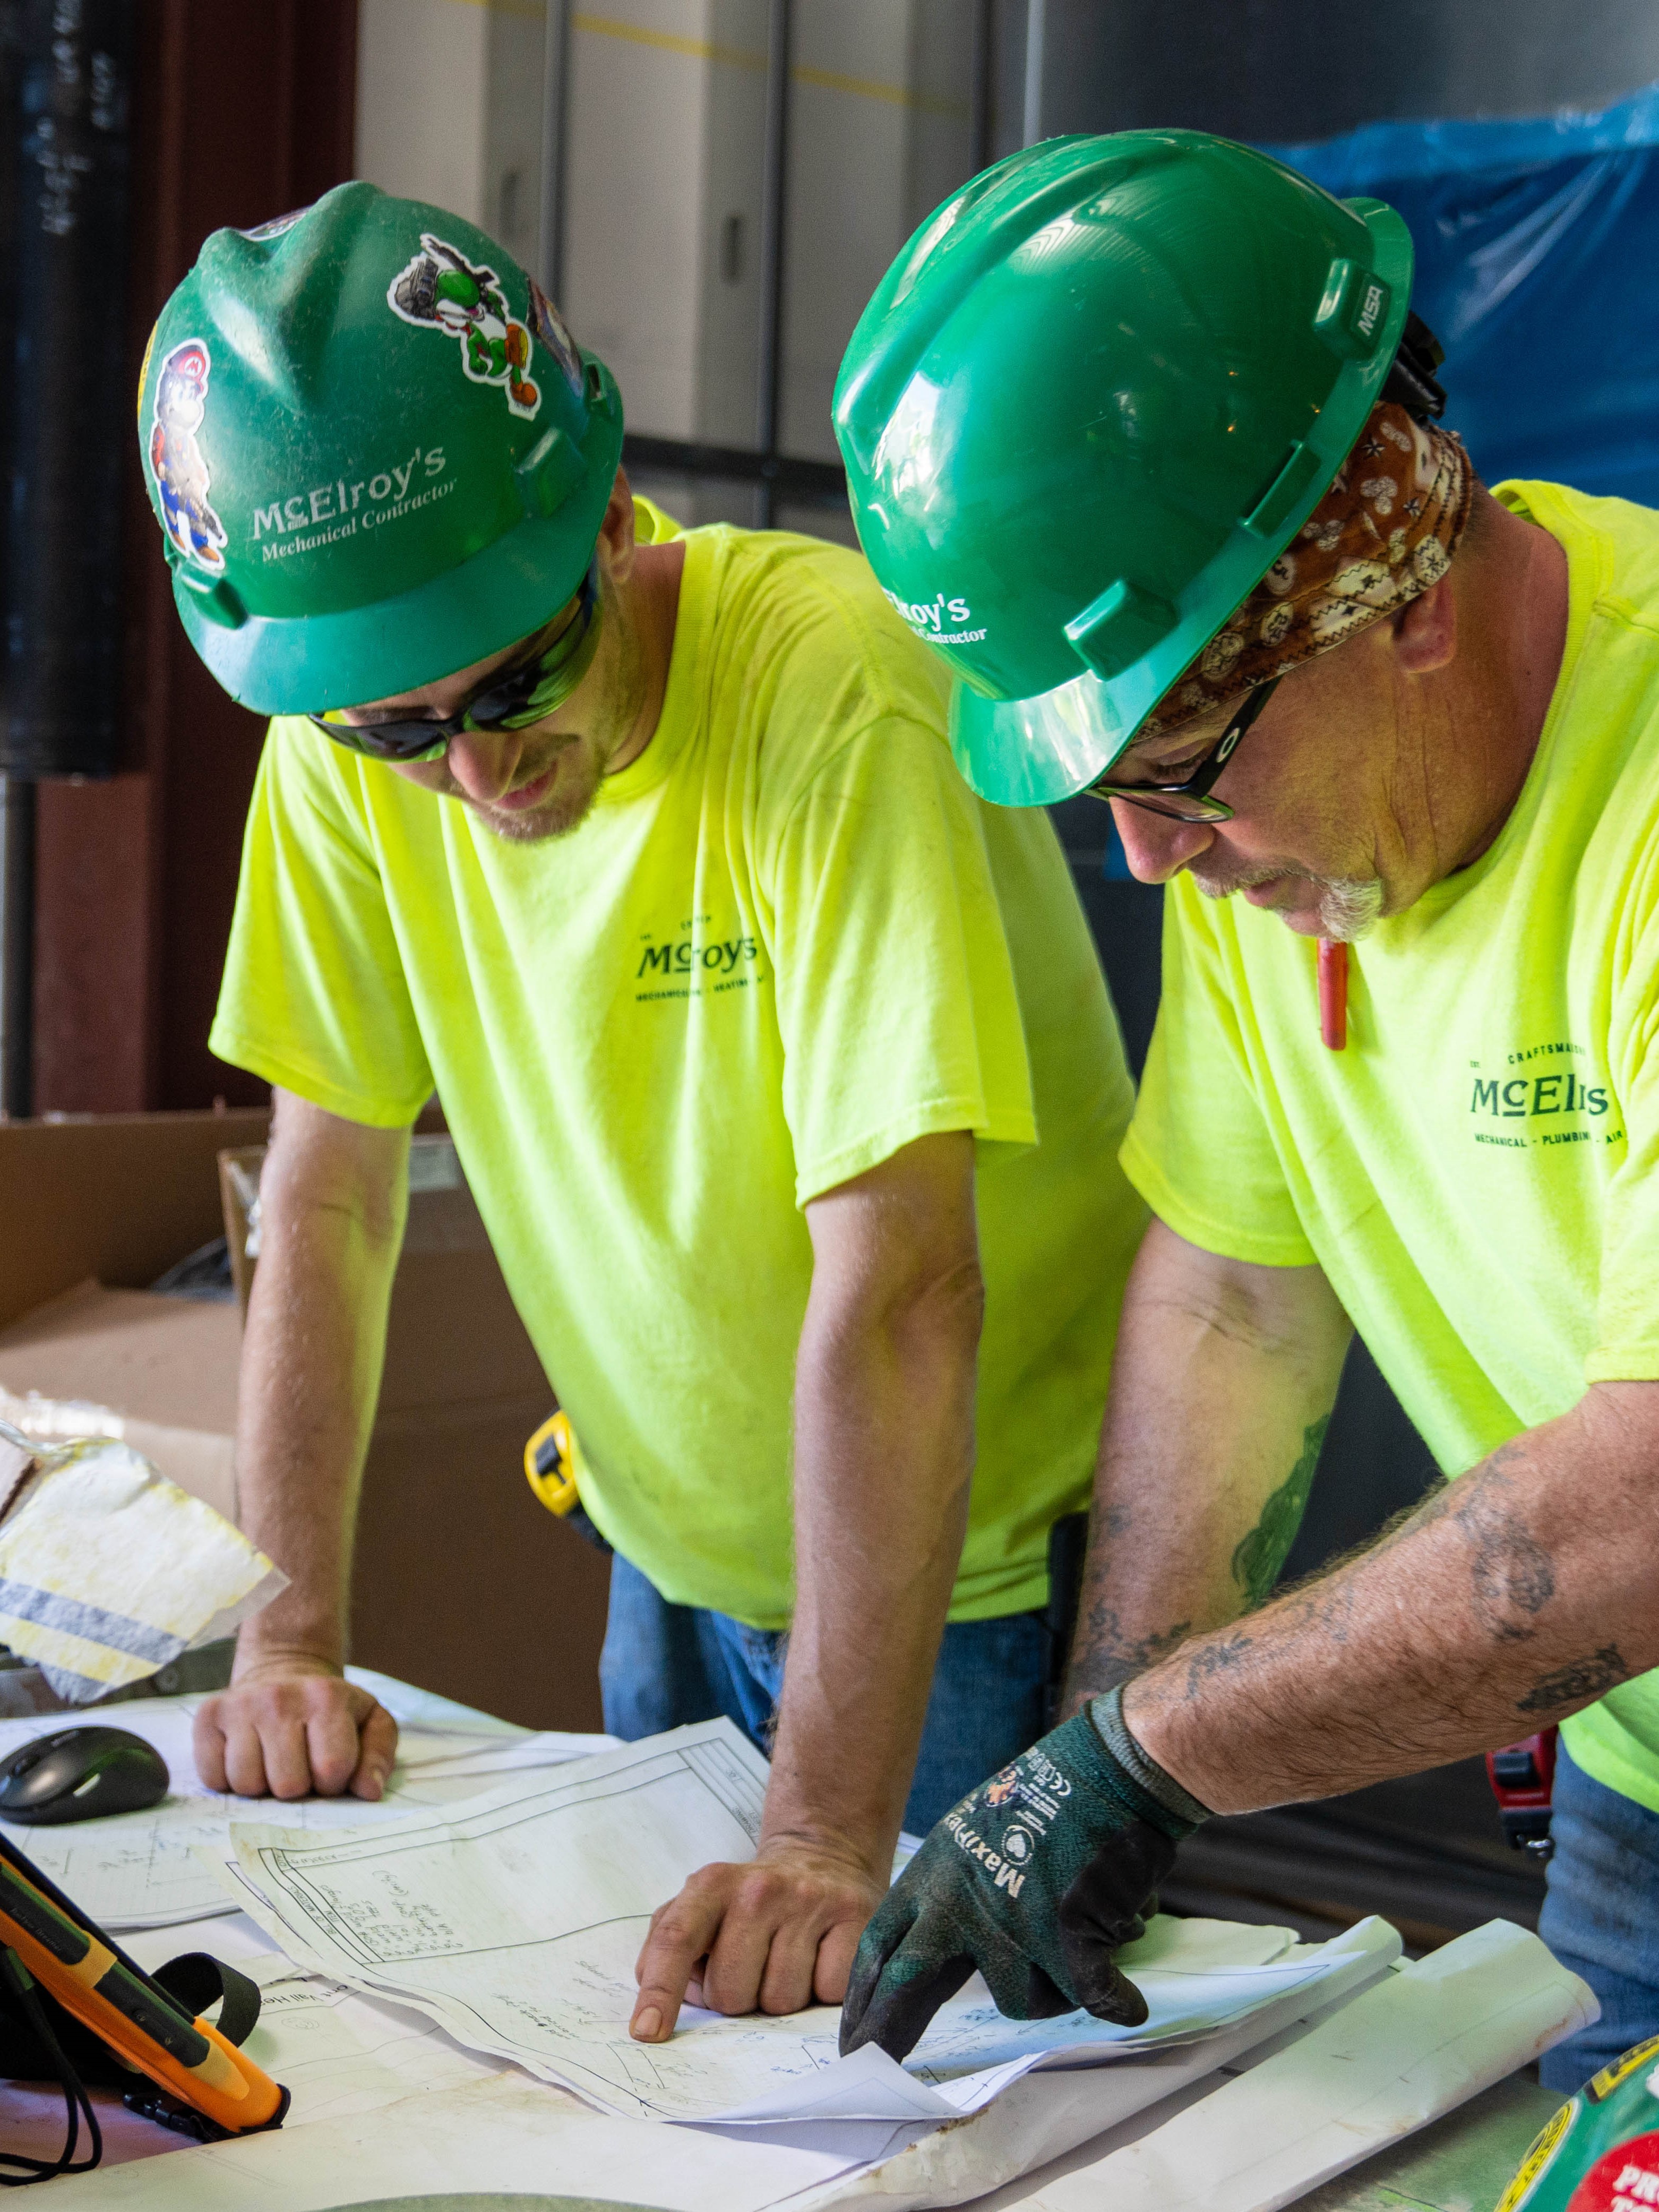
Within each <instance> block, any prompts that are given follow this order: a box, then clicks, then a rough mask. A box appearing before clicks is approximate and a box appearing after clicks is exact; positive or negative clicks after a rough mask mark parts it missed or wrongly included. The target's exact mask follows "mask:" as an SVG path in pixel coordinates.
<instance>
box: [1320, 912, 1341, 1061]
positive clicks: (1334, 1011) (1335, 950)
mask: <svg viewBox="0 0 1659 2212" xmlns="http://www.w3.org/2000/svg"><path fill="white" fill-rule="evenodd" d="M1319 1034H1320V1036H1322V1038H1323V1039H1324V1041H1325V1042H1326V1043H1327V1044H1328V1046H1329V1047H1330V1048H1331V1050H1332V1051H1333V1052H1342V1051H1345V1050H1346V1048H1347V1042H1348V948H1347V946H1346V945H1340V944H1333V943H1332V942H1331V940H1330V939H1329V938H1328V937H1322V938H1321V939H1320V940H1319Z"/></svg>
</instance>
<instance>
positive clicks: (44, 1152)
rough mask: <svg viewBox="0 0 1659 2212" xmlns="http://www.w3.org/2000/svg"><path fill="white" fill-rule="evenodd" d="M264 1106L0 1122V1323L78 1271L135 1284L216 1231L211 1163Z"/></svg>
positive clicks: (238, 1140) (257, 1125) (250, 1134)
mask: <svg viewBox="0 0 1659 2212" xmlns="http://www.w3.org/2000/svg"><path fill="white" fill-rule="evenodd" d="M269 1127H270V1115H268V1114H263V1113H255V1112H252V1111H246V1110H244V1111H239V1112H236V1113H231V1114H111V1115H91V1114H86V1115H74V1116H66V1117H65V1118H64V1119H63V1120H60V1121H0V1254H3V1265H0V1328H4V1327H5V1326H6V1324H7V1323H8V1322H14V1321H17V1320H19V1319H21V1316H23V1315H24V1314H26V1313H30V1312H32V1311H33V1309H34V1308H35V1307H36V1306H40V1305H44V1304H46V1300H47V1299H48V1298H55V1297H58V1294H59V1293H60V1292H61V1291H71V1290H73V1289H74V1288H75V1286H76V1284H77V1283H83V1282H85V1281H86V1280H87V1279H88V1277H90V1278H93V1279H95V1280H96V1281H98V1282H100V1283H103V1284H105V1285H107V1286H108V1287H109V1288H110V1289H112V1290H117V1289H120V1290H132V1291H142V1290H143V1289H145V1288H147V1287H148V1285H149V1284H151V1283H153V1282H154V1281H155V1279H156V1277H157V1276H158V1275H161V1274H164V1273H166V1271H167V1268H169V1267H172V1266H173V1263H174V1261H178V1260H182V1259H183V1258H184V1256H185V1254H186V1253H187V1252H193V1251H194V1250H195V1249H197V1246H198V1245H202V1244H205V1243H208V1242H209V1241H210V1239H211V1238H213V1237H220V1236H222V1235H223V1234H224V1223H223V1220H222V1216H221V1209H220V1205H219V1192H218V1178H217V1173H216V1161H217V1158H218V1155H219V1153H220V1152H222V1151H223V1150H224V1149H225V1147H226V1146H237V1145H262V1144H263V1143H264V1140H265V1134H266V1131H267V1130H268V1128H269Z"/></svg>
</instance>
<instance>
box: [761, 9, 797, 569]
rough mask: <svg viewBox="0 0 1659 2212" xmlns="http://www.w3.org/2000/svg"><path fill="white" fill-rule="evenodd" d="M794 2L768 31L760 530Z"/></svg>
mask: <svg viewBox="0 0 1659 2212" xmlns="http://www.w3.org/2000/svg"><path fill="white" fill-rule="evenodd" d="M790 16H791V9H790V0H770V4H769V9H768V11H767V27H766V148H765V163H764V167H763V172H762V184H761V243H760V261H761V301H760V343H759V348H758V362H757V368H758V376H757V404H756V409H755V442H756V443H757V445H758V446H759V447H760V452H761V476H760V482H759V483H758V484H757V486H756V488H755V522H756V526H757V528H759V529H762V530H769V529H771V527H772V524H773V519H774V512H775V507H776V504H777V499H776V493H777V464H778V458H779V456H778V432H779V427H780V421H781V414H782V398H783V276H784V232H785V226H786V223H787V216H788V209H787V187H788V180H789V47H790V33H791V30H792V28H793V26H792V23H791V21H790Z"/></svg>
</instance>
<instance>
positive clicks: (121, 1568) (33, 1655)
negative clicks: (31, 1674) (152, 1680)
mask: <svg viewBox="0 0 1659 2212" xmlns="http://www.w3.org/2000/svg"><path fill="white" fill-rule="evenodd" d="M4 1433H5V1440H6V1441H7V1442H8V1443H12V1444H14V1445H16V1446H18V1447H20V1448H21V1449H23V1450H25V1451H27V1450H29V1449H30V1446H29V1443H28V1439H27V1438H26V1437H23V1436H22V1435H21V1434H20V1433H19V1431H16V1430H15V1429H9V1428H8V1429H6V1430H5V1432H4ZM33 1460H34V1467H33V1472H32V1473H31V1474H28V1475H27V1476H26V1478H25V1479H24V1480H23V1482H22V1483H21V1485H20V1486H18V1487H17V1488H16V1490H15V1493H14V1494H13V1496H12V1497H11V1498H9V1501H8V1506H7V1511H6V1514H5V1518H4V1521H3V1523H0V1636H3V1638H4V1639H5V1641H6V1643H7V1644H8V1645H9V1647H10V1649H11V1650H14V1651H15V1652H16V1653H17V1654H18V1655H19V1656H21V1657H22V1658H26V1659H32V1660H33V1662H35V1664H36V1665H37V1666H38V1667H39V1668H40V1672H41V1673H42V1674H44V1675H45V1676H46V1680H47V1681H48V1682H49V1683H50V1684H51V1686H52V1688H53V1689H54V1690H55V1691H57V1692H58V1696H59V1697H61V1698H64V1699H66V1700H67V1701H68V1702H69V1703H70V1705H88V1704H90V1703H92V1701H93V1700H94V1699H97V1698H100V1697H101V1696H102V1695H103V1694H104V1692H106V1690H110V1689H113V1688H117V1687H119V1686H125V1684H128V1683H131V1682H141V1681H143V1680H144V1678H145V1677H146V1676H147V1675H151V1674H155V1672H156V1671H157V1669H158V1668H161V1667H165V1666H166V1665H167V1663H168V1662H169V1661H171V1660H173V1659H176V1658H177V1657H178V1656H179V1653H180V1652H181V1651H185V1650H191V1648H192V1647H193V1646H194V1645H195V1644H198V1643H201V1642H204V1641H206V1640H209V1639H210V1638H214V1637H218V1636H223V1635H227V1634H228V1632H229V1631H230V1630H231V1629H232V1628H233V1627H234V1626H237V1625H238V1624H239V1623H240V1622H241V1621H243V1620H246V1619H247V1618H248V1616H249V1614H250V1613H257V1612H258V1609H259V1607H261V1606H264V1605H268V1604H269V1603H270V1601H271V1599H272V1598H274V1597H276V1595H278V1594H279V1593H280V1592H281V1591H283V1590H284V1589H287V1587H288V1577H287V1576H286V1575H285V1574H283V1571H282V1570H281V1569H280V1568H279V1567H277V1566H276V1565H274V1563H273V1562H272V1561H271V1560H270V1559H267V1558H266V1557H265V1555H264V1553H263V1552H261V1551H258V1550H257V1549H256V1548H255V1547H254V1546H253V1545H252V1544H251V1543H250V1542H249V1541H248V1540H247V1538H246V1536H244V1535H243V1534H242V1533H241V1531H240V1529H239V1528H234V1527H233V1526H232V1525H231V1523H230V1522H228V1521H227V1520H226V1519H225V1518H224V1516H222V1514H219V1513H216V1512H215V1511H214V1510H213V1508H212V1507H211V1506H210V1505H208V1504H204V1503H203V1501H202V1500H201V1499H200V1498H191V1497H190V1496H188V1495H187V1494H186V1493H185V1492H184V1491H182V1490H180V1489H179V1487H178V1486H177V1485H176V1484H174V1483H171V1482H167V1481H165V1480H163V1479H162V1477H161V1475H159V1474H157V1473H156V1471H155V1468H153V1467H152V1466H151V1465H150V1463H149V1461H148V1460H147V1459H145V1458H143V1456H142V1455H141V1454H139V1453H137V1452H136V1451H134V1450H133V1449H132V1447H131V1445H130V1444H127V1443H122V1442H120V1441H119V1440H118V1439H117V1438H115V1437H100V1436H90V1437H76V1438H74V1439H72V1440H71V1441H70V1442H68V1443H55V1444H46V1443H40V1444H39V1445H38V1446H37V1447H36V1448H35V1449H33Z"/></svg>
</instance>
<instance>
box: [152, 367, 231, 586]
mask: <svg viewBox="0 0 1659 2212" xmlns="http://www.w3.org/2000/svg"><path fill="white" fill-rule="evenodd" d="M212 367H213V362H212V359H211V356H210V355H209V352H208V349H207V345H206V343H205V341H204V339H201V338H185V339H184V340H183V341H182V342H181V343H179V344H178V345H176V346H174V347H173V350H172V352H171V353H170V354H168V355H167V358H166V359H165V360H164V361H163V362H162V363H161V374H160V375H159V376H158V377H157V378H156V380H155V402H154V405H153V420H152V422H151V425H150V433H149V465H150V472H151V474H152V475H153V476H154V477H155V490H156V495H157V497H158V498H159V499H160V501H161V527H162V529H163V530H165V531H166V532H167V537H168V538H169V539H170V541H171V542H172V544H174V545H175V546H176V547H177V548H178V550H179V552H180V553H181V554H183V556H184V557H185V560H187V561H193V562H195V563H196V565H197V568H205V569H206V570H207V571H208V573H209V574H210V575H213V576H221V575H222V574H224V568H225V556H224V553H223V550H222V548H223V546H224V543H225V529H224V525H223V524H222V522H221V521H220V520H219V518H218V516H217V515H216V513H214V511H213V509H212V507H210V505H209V504H208V490H209V488H210V484H211V483H212V477H211V476H210V473H209V471H208V465H207V459H206V457H205V456H204V453H203V452H202V448H201V447H200V446H199V445H197V441H196V433H197V431H198V430H199V429H200V428H201V427H202V418H203V416H204V414H205V413H206V411H207V388H208V377H209V374H210V372H211V370H212Z"/></svg>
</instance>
